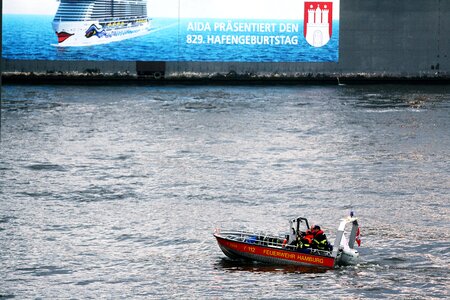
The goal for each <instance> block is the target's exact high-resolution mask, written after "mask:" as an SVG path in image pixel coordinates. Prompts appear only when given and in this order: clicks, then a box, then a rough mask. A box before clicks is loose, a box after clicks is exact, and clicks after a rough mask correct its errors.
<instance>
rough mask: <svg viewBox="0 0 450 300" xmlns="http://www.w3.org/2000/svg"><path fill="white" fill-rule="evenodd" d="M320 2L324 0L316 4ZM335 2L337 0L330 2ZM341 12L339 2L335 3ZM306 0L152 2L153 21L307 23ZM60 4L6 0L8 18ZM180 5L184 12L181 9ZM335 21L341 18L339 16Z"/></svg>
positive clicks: (48, 12)
mask: <svg viewBox="0 0 450 300" xmlns="http://www.w3.org/2000/svg"><path fill="white" fill-rule="evenodd" d="M316 1H320V0H316ZM328 1H333V0H328ZM333 2H334V3H333V4H334V10H335V11H339V1H333ZM303 3H304V1H302V0H148V9H149V16H150V17H153V18H158V17H165V18H178V14H180V17H181V18H230V19H292V20H298V19H303V7H304V5H303ZM58 4H59V3H58V1H56V0H4V1H3V13H4V14H37V15H54V14H55V13H56V10H57V8H58ZM178 5H180V9H178ZM334 19H335V20H338V19H339V14H335V16H334Z"/></svg>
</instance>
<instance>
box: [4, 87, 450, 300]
mask: <svg viewBox="0 0 450 300" xmlns="http://www.w3.org/2000/svg"><path fill="white" fill-rule="evenodd" d="M2 97H3V99H2V129H1V130H2V141H1V143H0V147H1V149H0V153H1V156H0V257H1V259H0V275H1V276H0V298H11V297H14V298H17V299H23V298H59V299H60V298H74V297H75V298H103V297H111V298H122V297H123V298H149V299H154V298H157V299H160V298H163V299H167V298H175V297H177V298H183V299H187V298H252V299H253V298H256V299H279V298H285V299H294V298H331V299H349V298H352V299H363V298H386V299H422V298H427V299H433V298H435V299H438V298H443V299H444V298H448V297H449V294H448V288H447V287H448V286H449V284H450V282H449V278H450V276H449V275H450V274H449V272H450V271H449V270H450V258H449V253H450V243H449V241H450V226H449V224H450V217H449V216H450V211H449V203H450V201H449V196H448V194H449V184H448V183H449V182H450V181H449V179H450V176H449V175H450V165H449V164H448V162H449V161H450V151H449V149H450V138H449V134H448V133H449V132H450V88H449V86H445V85H434V86H426V85H415V86H412V85H381V84H380V85H371V86H365V85H357V86H350V85H347V86H303V85H299V86H293V85H290V86H283V85H280V86H262V85H260V86H220V85H218V86H182V85H181V86H175V85H172V86H89V87H84V86H52V85H43V86H28V85H6V86H4V87H3V91H2ZM350 210H354V211H355V213H356V214H357V216H359V218H360V223H361V227H362V247H361V248H359V249H358V250H359V252H360V253H361V257H362V261H361V264H360V265H358V266H355V267H347V268H339V269H336V270H328V271H324V270H317V269H308V268H300V269H291V268H289V267H280V266H267V265H261V264H253V263H242V262H233V261H229V260H228V259H226V258H225V256H224V255H223V253H221V251H220V249H219V247H218V246H217V245H216V242H215V240H214V238H213V236H212V233H213V232H214V229H215V228H224V229H225V228H230V229H248V230H261V231H269V232H274V233H280V232H285V231H286V229H287V225H288V224H287V220H288V219H289V218H291V217H297V216H306V217H308V219H309V220H310V222H312V223H314V224H320V225H321V226H322V228H324V229H325V231H326V233H327V235H328V237H329V238H331V239H333V238H334V234H335V232H336V228H337V225H338V222H339V219H340V218H341V217H344V216H346V215H347V214H348V213H349V211H350Z"/></svg>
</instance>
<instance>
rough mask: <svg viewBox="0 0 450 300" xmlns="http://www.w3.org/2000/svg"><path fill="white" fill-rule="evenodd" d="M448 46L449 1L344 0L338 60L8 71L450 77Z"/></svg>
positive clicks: (35, 66) (9, 74) (17, 67)
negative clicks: (335, 61)
mask: <svg viewBox="0 0 450 300" xmlns="http://www.w3.org/2000/svg"><path fill="white" fill-rule="evenodd" d="M449 52H450V1H448V0H397V1H392V0H372V1H361V0H341V12H340V50H339V62H338V63H240V62H165V63H164V64H163V65H164V66H165V70H164V71H162V70H161V63H158V64H152V63H150V64H145V63H144V64H143V63H142V62H92V61H8V60H6V61H4V63H3V70H4V77H5V79H6V80H8V79H10V80H11V79H12V80H14V79H19V80H20V78H22V77H26V78H28V79H30V78H35V79H38V80H39V79H43V80H47V79H53V80H55V79H58V78H59V77H61V76H62V77H65V78H66V79H67V76H69V77H72V78H77V79H86V78H95V79H106V80H108V79H121V80H151V79H155V77H156V79H157V80H163V79H165V80H183V79H187V80H192V79H194V80H195V79H206V80H208V79H216V80H265V79H270V80H336V78H337V77H339V78H341V80H444V81H450V56H449V55H450V53H449ZM146 65H147V66H150V67H148V68H149V69H145V68H146V67H145V66H146ZM152 65H157V66H158V67H157V68H158V70H156V69H155V70H153V69H151V68H152V67H151V66H152ZM24 75H26V76H24Z"/></svg>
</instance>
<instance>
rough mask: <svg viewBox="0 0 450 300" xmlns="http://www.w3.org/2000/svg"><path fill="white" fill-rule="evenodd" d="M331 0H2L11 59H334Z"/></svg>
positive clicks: (335, 1) (335, 14)
mask: <svg viewBox="0 0 450 300" xmlns="http://www.w3.org/2000/svg"><path fill="white" fill-rule="evenodd" d="M339 10H340V3H339V0H327V1H324V0H316V1H306V0H39V1H36V0H4V1H3V16H2V17H3V32H2V39H3V51H2V56H3V58H5V59H15V60H95V61H211V62H215V61H217V62H219V61H220V62H232V61H235V62H337V61H338V59H339Z"/></svg>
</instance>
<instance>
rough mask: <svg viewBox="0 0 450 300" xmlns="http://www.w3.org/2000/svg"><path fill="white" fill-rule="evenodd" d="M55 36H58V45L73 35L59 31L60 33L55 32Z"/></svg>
mask: <svg viewBox="0 0 450 300" xmlns="http://www.w3.org/2000/svg"><path fill="white" fill-rule="evenodd" d="M56 35H57V36H58V43H62V42H64V41H65V40H67V39H68V38H70V37H71V36H72V35H74V34H73V33H67V32H65V31H61V32H57V33H56Z"/></svg>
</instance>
